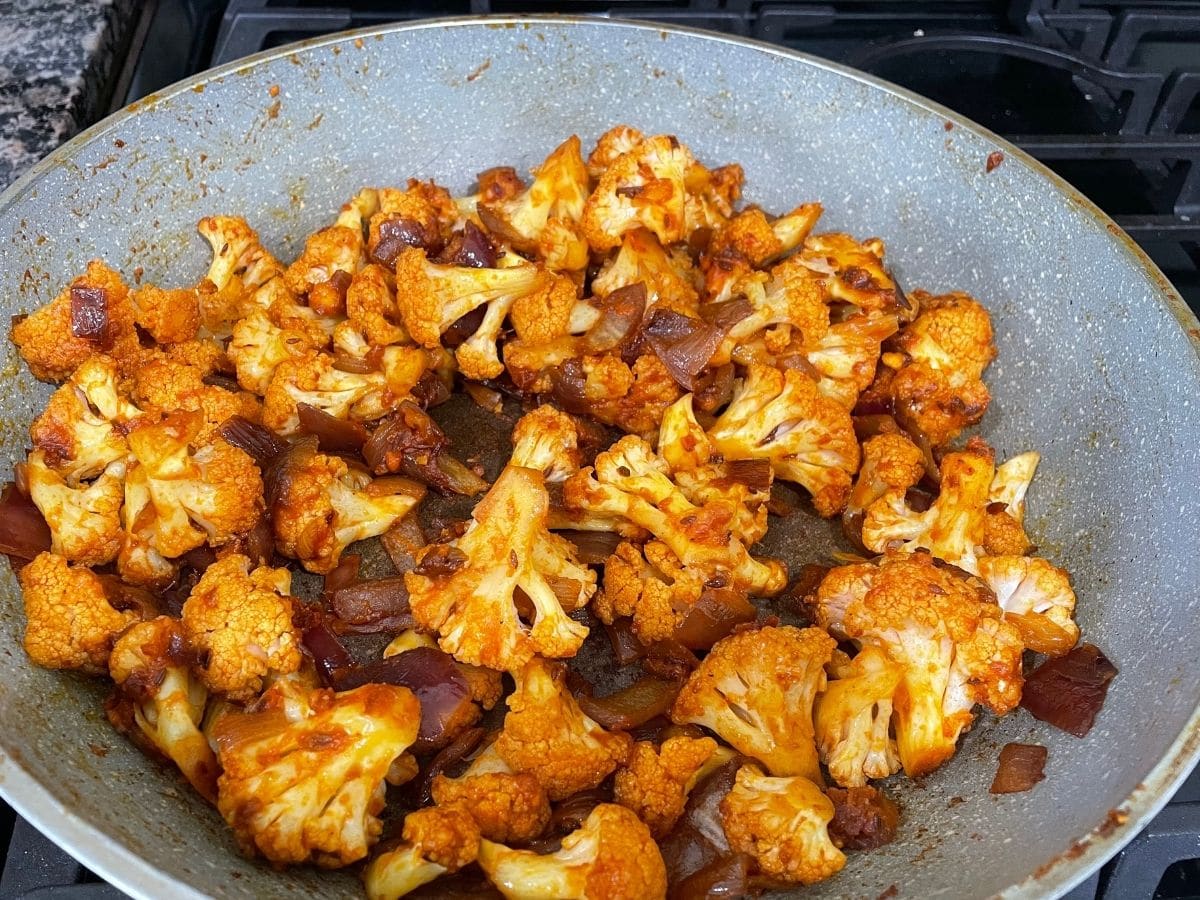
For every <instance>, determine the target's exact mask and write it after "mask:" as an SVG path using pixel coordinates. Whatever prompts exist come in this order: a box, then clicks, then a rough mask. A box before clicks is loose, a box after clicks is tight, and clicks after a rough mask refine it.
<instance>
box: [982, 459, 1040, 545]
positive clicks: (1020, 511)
mask: <svg viewBox="0 0 1200 900" xmlns="http://www.w3.org/2000/svg"><path fill="white" fill-rule="evenodd" d="M1040 460H1041V455H1040V454H1038V453H1036V452H1034V451H1032V450H1029V451H1027V452H1025V453H1020V454H1018V455H1016V456H1014V457H1012V458H1011V459H1007V460H1005V461H1004V462H1003V463H1001V464H1000V465H998V466H997V467H996V474H995V476H994V477H993V478H992V487H991V490H990V491H989V492H988V505H987V511H986V512H987V520H986V521H985V523H984V527H983V545H984V548H985V549H986V550H987V552H988V555H991V556H1026V555H1028V554H1029V553H1031V552H1032V551H1033V544H1032V542H1030V540H1029V535H1027V534H1026V533H1025V528H1024V522H1025V493H1026V492H1027V491H1028V490H1029V485H1030V484H1031V483H1032V482H1033V476H1034V473H1035V472H1036V471H1037V467H1038V462H1039V461H1040Z"/></svg>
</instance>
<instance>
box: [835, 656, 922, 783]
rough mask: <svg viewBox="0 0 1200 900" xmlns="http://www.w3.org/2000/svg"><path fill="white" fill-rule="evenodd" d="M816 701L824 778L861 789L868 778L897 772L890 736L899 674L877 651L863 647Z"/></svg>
mask: <svg viewBox="0 0 1200 900" xmlns="http://www.w3.org/2000/svg"><path fill="white" fill-rule="evenodd" d="M833 674H835V675H836V676H837V677H836V678H833V679H831V680H830V681H829V683H828V684H827V685H826V687H825V692H824V693H823V694H821V696H820V699H818V700H817V713H816V719H815V725H816V734H817V750H818V751H819V752H820V755H821V761H822V762H824V763H825V765H826V766H827V767H828V768H829V775H830V777H832V778H833V780H834V781H836V782H837V783H838V784H840V785H841V786H842V787H862V786H864V785H865V784H866V783H867V779H869V778H887V777H888V776H890V775H894V774H895V773H896V772H898V771H900V756H899V754H898V753H897V751H896V741H895V740H894V739H893V738H892V736H891V731H890V729H891V723H892V699H893V697H894V696H895V694H896V689H897V688H898V687H899V685H900V678H901V675H902V674H903V670H902V669H901V668H900V666H899V665H897V664H896V663H894V662H892V661H891V660H890V659H888V657H887V655H886V654H885V653H884V652H883V651H882V650H880V649H879V648H878V647H874V646H871V645H868V646H865V647H863V649H862V650H861V651H859V653H858V654H857V655H856V656H855V657H854V659H853V660H852V661H851V662H849V663H847V664H845V665H843V666H841V667H840V669H838V670H835V671H834V673H833Z"/></svg>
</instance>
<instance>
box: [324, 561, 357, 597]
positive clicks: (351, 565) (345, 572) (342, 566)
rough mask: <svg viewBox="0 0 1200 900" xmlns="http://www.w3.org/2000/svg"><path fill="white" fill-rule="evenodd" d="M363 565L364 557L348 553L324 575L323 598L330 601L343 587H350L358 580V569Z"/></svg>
mask: <svg viewBox="0 0 1200 900" xmlns="http://www.w3.org/2000/svg"><path fill="white" fill-rule="evenodd" d="M361 567H362V557H361V556H359V555H358V554H357V553H347V554H345V555H344V556H343V557H342V558H341V559H340V560H339V561H338V564H337V565H336V566H334V567H333V569H332V570H331V571H330V572H329V573H328V574H327V575H326V576H325V577H324V579H323V582H324V583H323V585H322V587H321V600H322V601H324V602H325V603H329V602H330V601H331V600H333V595H334V594H336V593H337V592H338V591H340V590H342V588H346V587H349V586H350V585H352V584H354V583H355V582H356V581H358V571H359V569H360V568H361Z"/></svg>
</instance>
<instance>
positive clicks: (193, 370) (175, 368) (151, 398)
mask: <svg viewBox="0 0 1200 900" xmlns="http://www.w3.org/2000/svg"><path fill="white" fill-rule="evenodd" d="M205 374H206V373H205V372H204V370H203V369H200V368H198V367H196V366H192V365H187V364H185V363H180V362H176V361H174V360H172V359H170V358H168V357H167V356H166V355H165V354H162V353H160V352H152V353H148V354H147V355H146V358H145V359H144V360H143V361H142V363H141V365H140V366H139V367H138V370H137V372H136V373H135V374H134V376H133V399H134V400H135V401H137V403H138V404H139V405H141V406H142V407H143V408H144V409H146V410H147V411H152V412H159V413H163V414H168V413H173V412H178V411H183V410H189V411H195V412H199V413H200V414H201V415H202V416H203V422H204V424H203V426H202V427H201V428H200V430H199V431H198V432H197V433H196V436H195V438H194V440H196V441H197V442H199V443H202V444H203V443H208V442H209V441H211V440H213V439H214V438H216V437H217V434H218V429H219V428H220V427H221V425H222V424H224V422H225V420H226V419H228V418H229V417H230V416H241V417H242V418H245V419H249V420H250V421H252V422H257V421H258V420H259V419H260V418H262V413H261V408H260V406H259V403H258V400H257V398H255V397H254V395H253V394H249V393H246V392H245V391H236V392H235V391H228V390H226V389H225V388H223V387H218V386H216V385H211V384H206V383H205V381H204V376H205Z"/></svg>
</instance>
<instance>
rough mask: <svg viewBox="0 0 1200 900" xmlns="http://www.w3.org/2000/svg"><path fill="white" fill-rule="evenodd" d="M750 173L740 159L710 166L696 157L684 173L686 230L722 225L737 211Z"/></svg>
mask: <svg viewBox="0 0 1200 900" xmlns="http://www.w3.org/2000/svg"><path fill="white" fill-rule="evenodd" d="M745 180H746V173H745V172H743V171H742V167H741V166H740V165H738V164H737V163H729V164H728V165H724V166H718V167H717V168H715V169H707V168H705V167H704V166H702V165H700V163H698V162H696V161H695V160H693V161H692V163H691V165H689V166H688V168H687V171H686V173H685V174H684V177H683V185H684V189H685V191H686V193H685V194H684V199H683V232H684V234H685V235H692V234H695V233H696V232H697V231H699V230H700V229H704V228H708V229H714V230H715V229H720V228H721V227H722V226H723V225H724V224H725V222H726V220H727V219H728V218H729V217H730V216H732V215H733V206H734V204H735V203H737V201H738V199H739V198H740V197H741V196H742V184H743V183H744V182H745Z"/></svg>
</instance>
